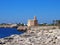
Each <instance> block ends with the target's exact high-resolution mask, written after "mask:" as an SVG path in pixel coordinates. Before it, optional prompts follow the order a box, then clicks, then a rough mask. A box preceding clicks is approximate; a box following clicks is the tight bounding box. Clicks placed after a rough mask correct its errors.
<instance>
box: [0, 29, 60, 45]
mask: <svg viewBox="0 0 60 45" xmlns="http://www.w3.org/2000/svg"><path fill="white" fill-rule="evenodd" d="M0 45H60V29H49V30H37V29H35V30H33V29H31V30H28V31H27V32H25V33H24V34H21V35H16V34H15V35H11V36H9V37H5V38H1V39H0Z"/></svg>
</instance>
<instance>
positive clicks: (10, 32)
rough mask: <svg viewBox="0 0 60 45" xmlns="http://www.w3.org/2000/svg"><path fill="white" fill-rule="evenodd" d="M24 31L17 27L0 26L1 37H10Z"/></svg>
mask: <svg viewBox="0 0 60 45" xmlns="http://www.w3.org/2000/svg"><path fill="white" fill-rule="evenodd" d="M22 33H24V32H22V31H18V30H17V29H16V28H0V38H4V37H8V36H10V35H13V34H22Z"/></svg>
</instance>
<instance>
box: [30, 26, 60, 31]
mask: <svg viewBox="0 0 60 45" xmlns="http://www.w3.org/2000/svg"><path fill="white" fill-rule="evenodd" d="M30 29H32V30H35V29H37V30H48V29H59V27H58V26H35V27H31V28H30Z"/></svg>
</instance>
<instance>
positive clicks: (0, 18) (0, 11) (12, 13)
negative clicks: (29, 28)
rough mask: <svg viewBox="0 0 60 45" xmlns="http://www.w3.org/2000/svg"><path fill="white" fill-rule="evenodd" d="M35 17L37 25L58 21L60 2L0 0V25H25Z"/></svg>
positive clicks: (59, 0)
mask: <svg viewBox="0 0 60 45" xmlns="http://www.w3.org/2000/svg"><path fill="white" fill-rule="evenodd" d="M34 16H36V17H37V19H38V22H39V23H51V22H52V20H59V19H60V0H0V23H27V21H28V20H29V19H33V17H34Z"/></svg>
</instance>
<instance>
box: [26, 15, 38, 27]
mask: <svg viewBox="0 0 60 45" xmlns="http://www.w3.org/2000/svg"><path fill="white" fill-rule="evenodd" d="M27 26H28V27H30V26H38V20H37V18H36V16H34V19H33V20H28V24H27Z"/></svg>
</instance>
